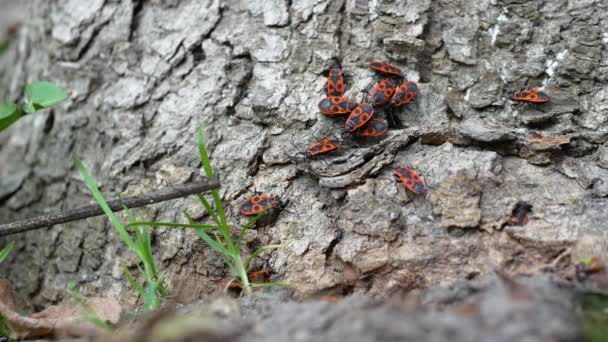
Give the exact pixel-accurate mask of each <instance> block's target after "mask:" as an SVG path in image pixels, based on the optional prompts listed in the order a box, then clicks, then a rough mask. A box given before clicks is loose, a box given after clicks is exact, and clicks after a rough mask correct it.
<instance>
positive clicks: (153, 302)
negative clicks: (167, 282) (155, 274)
mask: <svg viewBox="0 0 608 342" xmlns="http://www.w3.org/2000/svg"><path fill="white" fill-rule="evenodd" d="M143 297H144V310H145V311H147V312H150V311H154V310H156V309H158V307H159V306H160V301H159V298H158V283H157V282H155V281H153V282H152V283H150V284H149V285H148V287H147V288H146V292H145V294H144V296H143Z"/></svg>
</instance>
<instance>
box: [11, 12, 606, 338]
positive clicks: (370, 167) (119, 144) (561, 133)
mask: <svg viewBox="0 0 608 342" xmlns="http://www.w3.org/2000/svg"><path fill="white" fill-rule="evenodd" d="M28 11H29V13H30V14H31V18H32V19H31V21H29V22H28V23H27V24H26V25H25V26H24V27H23V28H22V29H21V30H20V31H19V33H18V39H17V41H16V42H15V44H14V46H12V47H11V49H10V50H9V51H8V52H7V53H6V54H5V55H3V56H1V57H0V70H2V73H1V74H0V82H1V84H2V85H5V86H4V87H0V98H6V97H9V98H13V99H16V98H18V97H19V96H20V95H21V89H23V86H24V85H25V83H26V82H28V81H33V80H39V79H46V80H52V81H54V82H56V83H58V84H59V85H60V86H62V87H64V88H65V89H68V90H70V92H71V97H70V99H69V100H68V101H67V102H65V103H64V104H63V105H62V106H60V107H58V108H56V109H54V110H52V111H47V112H44V113H37V114H36V115H34V116H31V117H29V118H25V119H23V120H21V121H20V122H18V123H17V124H16V125H15V126H13V127H11V128H10V129H9V130H7V131H5V132H2V133H0V160H2V163H1V165H0V177H1V178H0V217H2V223H4V222H9V221H12V220H16V219H21V218H26V217H31V216H34V215H37V214H42V213H45V212H49V211H50V212H54V211H59V210H65V209H69V208H75V207H78V206H81V205H82V204H85V203H90V202H91V196H90V195H89V194H88V193H87V191H86V188H85V186H84V184H83V182H82V181H81V178H80V176H79V175H78V173H77V171H76V169H75V167H74V164H73V162H72V156H74V155H76V156H79V157H80V158H81V159H82V160H83V161H84V162H85V164H86V165H87V166H88V167H89V168H90V170H91V171H92V173H93V176H94V177H95V179H96V180H97V181H98V182H99V184H100V186H101V188H102V191H104V193H105V194H106V196H107V197H108V198H110V197H116V195H117V194H118V193H120V192H122V193H123V194H124V195H125V196H127V195H133V194H140V193H142V192H146V191H150V190H152V189H157V188H159V187H161V186H163V185H167V184H179V183H183V182H185V181H188V180H191V179H193V177H195V175H197V174H198V173H199V166H200V161H199V159H198V154H197V151H196V130H197V129H198V127H199V123H200V122H204V123H205V134H206V136H207V137H208V139H207V143H208V148H209V150H210V153H211V159H212V163H213V165H214V167H215V169H216V170H217V172H218V174H219V175H220V182H221V184H222V188H221V193H222V196H223V198H224V200H225V202H226V203H227V207H228V216H229V219H230V220H231V221H232V222H235V223H236V222H243V220H244V219H243V218H242V217H241V216H240V215H239V213H238V206H239V204H240V202H241V201H242V200H243V199H244V198H245V197H247V196H248V195H251V193H252V192H253V191H254V190H258V191H262V192H264V193H267V194H272V195H279V196H285V197H287V198H288V199H289V205H288V210H284V211H283V212H281V214H280V216H279V217H278V220H277V221H276V222H275V223H274V224H273V225H270V226H267V227H262V228H259V229H258V230H256V231H252V232H251V233H250V234H248V235H247V236H246V239H247V241H248V243H249V245H250V246H251V247H252V248H253V247H255V246H258V245H262V244H278V243H285V242H287V241H290V240H294V241H295V242H294V243H293V244H292V245H291V246H289V247H287V248H283V249H280V250H277V251H273V252H271V253H267V254H265V255H263V259H266V260H267V261H268V263H269V265H270V266H272V269H273V270H274V271H275V272H276V274H275V275H274V276H273V279H281V280H284V281H288V282H290V283H291V284H293V286H294V290H295V294H294V295H295V296H296V297H297V298H305V297H310V296H317V295H320V294H327V295H334V296H341V295H345V294H361V295H363V294H365V295H370V296H373V297H387V296H393V295H397V296H399V295H402V294H405V293H407V292H408V291H410V290H413V289H421V288H426V287H429V286H434V285H439V284H448V283H452V282H455V281H460V280H463V279H472V278H476V277H478V276H480V275H486V274H489V273H491V271H493V270H495V269H502V270H505V271H507V272H510V273H518V272H523V273H528V274H532V275H537V274H539V273H542V272H544V271H545V270H546V269H547V267H545V266H547V265H549V266H550V267H549V268H550V269H551V270H553V271H556V272H560V271H564V270H570V268H569V267H571V266H572V262H578V261H580V258H583V257H586V256H590V255H584V254H585V253H582V254H581V253H579V254H575V256H573V257H572V259H573V260H571V259H570V258H568V257H566V258H560V259H559V260H558V261H559V262H558V263H554V261H555V260H556V258H558V257H559V256H560V255H561V254H562V253H564V252H567V251H569V249H571V248H574V250H579V251H580V250H581V249H580V248H579V247H577V243H579V241H580V240H581V239H583V240H584V241H585V243H587V244H588V245H590V246H589V247H588V248H587V247H586V248H585V249H583V250H588V251H592V250H600V251H602V249H601V248H596V247H595V246H602V245H605V243H606V239H607V237H606V232H607V231H608V226H607V225H608V224H607V222H608V211H607V210H605V208H606V207H607V205H608V199H607V197H608V170H607V169H608V147H607V146H606V144H605V143H606V141H607V140H608V126H607V125H606V120H608V87H607V86H606V85H607V84H606V83H607V82H608V63H607V62H606V61H607V60H608V49H607V48H606V42H607V41H608V19H606V18H608V4H607V3H606V2H604V1H594V0H582V1H566V0H556V1H548V0H547V1H544V0H529V1H526V0H513V1H511V0H500V1H489V0H485V1H451V0H449V1H448V0H437V1H431V0H422V1H420V0H418V1H413V0H407V1H388V0H378V1H369V2H368V1H362V0H338V1H330V0H289V1H288V0H272V1H238V0H227V1H218V0H203V1H195V0H191V1H187V0H181V1H180V0H173V1H155V0H152V1H128V0H127V1H110V0H105V1H104V0H91V1H86V2H81V1H70V0H64V1H41V0H38V1H32V3H31V4H30V5H29V8H28ZM332 57H338V58H339V59H341V63H342V65H343V66H344V70H345V72H346V76H347V77H346V82H345V83H346V89H347V90H346V94H345V96H346V97H348V98H350V99H353V100H354V101H357V102H359V101H362V100H363V99H364V98H365V96H366V91H368V90H369V89H370V87H371V86H373V84H374V83H375V82H377V81H378V80H379V77H378V76H377V74H375V73H374V72H373V71H371V70H370V69H369V68H367V63H368V62H369V61H371V60H383V61H387V62H390V63H391V64H393V65H394V66H397V67H399V68H401V69H402V70H403V72H404V74H405V75H406V78H407V79H408V80H412V81H415V82H417V83H418V88H419V96H418V97H417V99H416V100H415V101H414V102H413V103H412V104H409V105H408V106H406V107H405V108H400V109H398V110H396V112H395V115H396V117H397V119H398V121H399V122H400V123H401V125H400V127H398V128H391V129H390V130H389V131H388V133H387V134H386V135H385V136H384V137H382V138H379V139H368V140H364V139H363V140H361V139H357V140H356V141H355V142H356V143H354V144H353V143H350V144H345V145H344V146H343V147H341V148H340V149H339V150H338V151H337V152H335V153H332V154H331V155H327V156H323V157H322V158H320V159H323V160H313V161H306V162H296V161H295V160H296V159H297V158H295V156H296V155H297V154H298V153H301V152H302V151H304V150H305V149H306V148H307V147H308V146H310V145H311V144H313V143H315V142H317V141H319V140H321V139H322V138H323V137H325V136H327V135H330V134H333V133H335V132H337V131H339V130H340V127H341V126H342V125H343V124H344V119H342V118H336V117H330V116H326V115H322V114H319V113H318V108H317V105H318V102H319V101H320V100H321V98H323V97H324V96H325V95H324V91H325V81H326V77H325V76H323V72H324V71H325V70H327V69H328V68H329V67H330V65H331V58H332ZM527 86H528V87H533V88H535V87H543V91H544V92H546V93H547V94H548V95H549V96H550V97H551V101H550V102H549V103H547V104H544V105H542V106H536V107H535V106H527V107H525V108H522V107H521V106H517V105H515V104H514V103H513V102H512V101H510V100H509V98H510V97H511V96H512V93H513V92H515V91H517V90H519V89H522V88H524V87H527ZM376 115H378V116H379V117H383V116H384V115H385V114H384V110H378V114H376ZM398 166H408V167H410V168H412V169H414V170H416V172H417V173H418V174H420V175H421V176H422V177H424V179H425V181H426V183H427V185H428V187H429V191H428V195H427V196H417V197H414V196H413V195H411V194H410V193H408V192H406V191H405V190H404V188H403V186H402V185H400V184H398V183H396V182H395V180H394V177H393V173H394V170H395V169H396V168H397V167H398ZM522 201H523V202H526V203H529V204H530V205H531V206H532V208H533V209H532V212H531V213H530V214H529V221H528V222H527V224H526V225H524V226H508V225H507V223H508V222H509V220H510V219H511V216H512V214H513V211H514V209H515V208H516V207H517V206H518V203H520V202H522ZM183 208H186V209H188V210H189V211H190V212H191V213H194V214H195V216H196V218H197V219H204V215H203V213H202V210H201V208H200V207H199V205H198V203H197V200H196V198H194V197H192V198H185V199H181V200H177V201H173V202H170V203H164V204H159V205H153V206H150V207H146V208H145V209H140V210H137V211H136V215H137V216H138V217H140V218H142V219H144V218H145V219H146V220H162V221H178V222H185V220H184V218H183V216H182V214H181V209H183ZM155 232H156V237H155V241H154V248H155V256H156V258H157V260H159V262H160V263H161V264H162V265H163V269H166V270H167V271H168V281H169V285H170V288H171V291H172V294H173V295H175V296H176V298H175V299H176V300H177V301H178V302H183V303H190V302H193V301H195V300H198V299H200V298H202V297H205V296H206V295H209V294H211V293H213V292H214V291H215V290H216V289H217V282H218V281H220V280H223V279H226V278H227V272H228V271H227V269H226V268H225V267H224V265H223V260H222V258H221V257H220V256H218V255H217V254H215V253H213V252H212V251H211V250H210V249H209V248H208V247H207V246H206V245H205V244H204V243H203V242H202V241H200V240H198V239H197V237H196V235H195V234H194V233H193V232H191V231H187V230H175V229H157V230H155ZM8 240H11V241H15V243H16V246H15V250H14V253H12V254H11V256H10V257H9V259H8V261H7V262H5V263H4V264H2V266H0V270H2V274H3V275H7V276H8V278H10V280H11V281H12V282H13V285H14V287H15V289H16V292H17V293H18V296H19V297H20V300H21V303H20V304H23V305H24V304H25V303H28V304H41V305H45V304H48V303H51V302H57V301H60V300H62V299H63V298H64V296H65V289H66V284H67V283H68V282H71V281H72V282H77V283H79V284H80V286H81V288H82V289H83V291H84V294H85V295H86V294H91V295H92V294H97V295H99V294H102V295H106V294H109V295H114V296H117V297H118V298H120V299H121V300H123V301H124V302H125V303H129V304H134V303H136V301H137V297H136V296H135V294H134V293H133V292H132V291H131V290H130V289H129V287H128V285H127V283H126V281H125V279H124V276H123V275H122V272H121V270H120V266H119V265H120V262H121V260H122V261H126V262H127V263H128V264H129V265H130V266H132V267H134V264H133V262H134V260H135V259H134V258H133V256H132V255H130V253H128V252H127V250H126V249H125V246H123V245H122V244H121V242H120V241H119V238H118V236H117V234H116V233H115V232H114V231H113V230H112V229H111V228H110V226H109V225H108V223H107V222H106V220H104V219H100V218H97V219H89V220H86V221H80V222H74V223H69V224H66V225H65V226H56V227H53V228H50V229H43V230H39V231H34V232H28V233H24V234H22V235H18V236H14V237H11V238H10V239H8ZM8 240H6V239H5V241H8ZM5 241H2V243H4V242H5ZM577 248H578V249H577ZM594 248H595V249H594ZM602 253H606V251H605V250H603V252H602ZM577 258H578V259H577ZM263 261H264V260H260V261H259V262H260V264H261V263H262V262H263ZM548 286H549V285H548ZM446 319H447V318H446ZM412 324H413V323H412ZM463 340H466V339H463Z"/></svg>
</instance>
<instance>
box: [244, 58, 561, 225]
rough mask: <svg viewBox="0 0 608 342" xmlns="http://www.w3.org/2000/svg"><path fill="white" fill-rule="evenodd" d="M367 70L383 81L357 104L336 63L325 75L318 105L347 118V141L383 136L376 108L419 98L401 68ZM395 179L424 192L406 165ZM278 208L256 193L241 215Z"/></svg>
mask: <svg viewBox="0 0 608 342" xmlns="http://www.w3.org/2000/svg"><path fill="white" fill-rule="evenodd" d="M369 68H370V69H372V70H374V71H375V72H377V73H379V74H380V75H381V76H383V77H384V78H383V79H382V80H380V81H379V82H378V83H377V84H376V85H375V87H374V88H373V90H372V92H371V100H369V101H365V102H362V103H359V104H357V103H355V102H353V101H352V100H349V99H347V98H345V97H344V92H345V91H346V86H345V83H344V72H343V70H342V68H341V67H340V66H339V64H338V63H334V65H333V66H332V67H331V68H330V69H329V72H328V73H327V84H326V93H327V97H324V98H323V99H321V101H320V102H319V112H321V113H322V114H325V115H331V116H346V121H345V123H344V130H345V134H344V135H342V137H343V138H350V137H351V136H353V135H357V136H359V137H381V136H383V135H384V134H386V132H387V131H388V123H387V122H386V121H385V120H383V119H380V118H375V117H374V114H375V113H376V110H377V109H378V108H379V107H385V108H386V109H387V112H389V113H392V110H393V109H394V108H396V107H401V106H404V105H406V104H408V103H409V102H411V101H413V100H414V99H415V98H416V97H417V96H418V85H417V84H416V83H415V82H412V81H406V80H405V77H404V74H403V72H402V71H401V69H399V68H397V67H395V66H392V65H390V64H387V63H384V62H379V61H373V62H370V63H369ZM512 100H513V101H516V102H521V103H532V104H542V103H546V102H549V96H548V95H547V94H545V93H544V92H542V91H539V90H536V89H534V90H521V91H518V92H515V93H514V94H513V97H512ZM391 115H392V114H391ZM342 143H343V140H342V139H340V138H337V137H333V136H332V137H326V138H324V139H322V140H321V141H319V142H317V143H315V144H313V145H312V146H310V147H309V148H308V149H307V150H306V152H305V156H306V158H308V159H312V158H315V157H318V156H321V155H324V154H326V153H329V152H331V151H334V150H337V149H338V148H339V147H340V146H341V145H342ZM394 176H395V179H396V180H397V181H398V182H401V183H402V184H403V185H404V186H405V187H406V188H407V189H408V190H410V191H411V192H413V193H414V194H416V195H422V194H424V193H426V191H427V186H426V183H425V181H424V179H423V178H422V177H420V176H419V175H418V174H417V173H416V172H415V171H413V170H412V169H410V168H408V167H406V166H400V167H398V168H397V169H396V170H395V174H394ZM281 206H282V202H281V200H280V198H279V197H278V196H272V195H264V194H255V195H253V196H251V197H248V198H246V199H245V201H243V203H242V204H241V207H240V212H241V214H243V215H257V214H259V213H261V212H262V211H264V210H268V209H274V208H279V207H281Z"/></svg>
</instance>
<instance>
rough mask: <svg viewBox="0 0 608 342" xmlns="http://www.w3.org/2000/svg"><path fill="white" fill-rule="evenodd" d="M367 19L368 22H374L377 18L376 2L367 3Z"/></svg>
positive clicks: (374, 0) (375, 0)
mask: <svg viewBox="0 0 608 342" xmlns="http://www.w3.org/2000/svg"><path fill="white" fill-rule="evenodd" d="M368 8H369V19H370V20H374V19H376V18H377V17H378V12H376V10H377V9H378V0H370V1H369V7H368Z"/></svg>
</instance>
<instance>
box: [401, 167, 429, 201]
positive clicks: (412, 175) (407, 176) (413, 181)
mask: <svg viewBox="0 0 608 342" xmlns="http://www.w3.org/2000/svg"><path fill="white" fill-rule="evenodd" d="M395 179H396V180H397V181H400V182H401V183H403V185H405V187H406V188H408V190H410V191H411V192H413V193H414V194H416V195H422V194H424V193H426V190H427V187H426V183H425V182H424V179H422V177H420V176H419V175H418V174H417V173H416V172H414V171H413V170H412V169H410V168H409V167H405V166H401V167H399V168H398V169H397V170H396V171H395Z"/></svg>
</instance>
